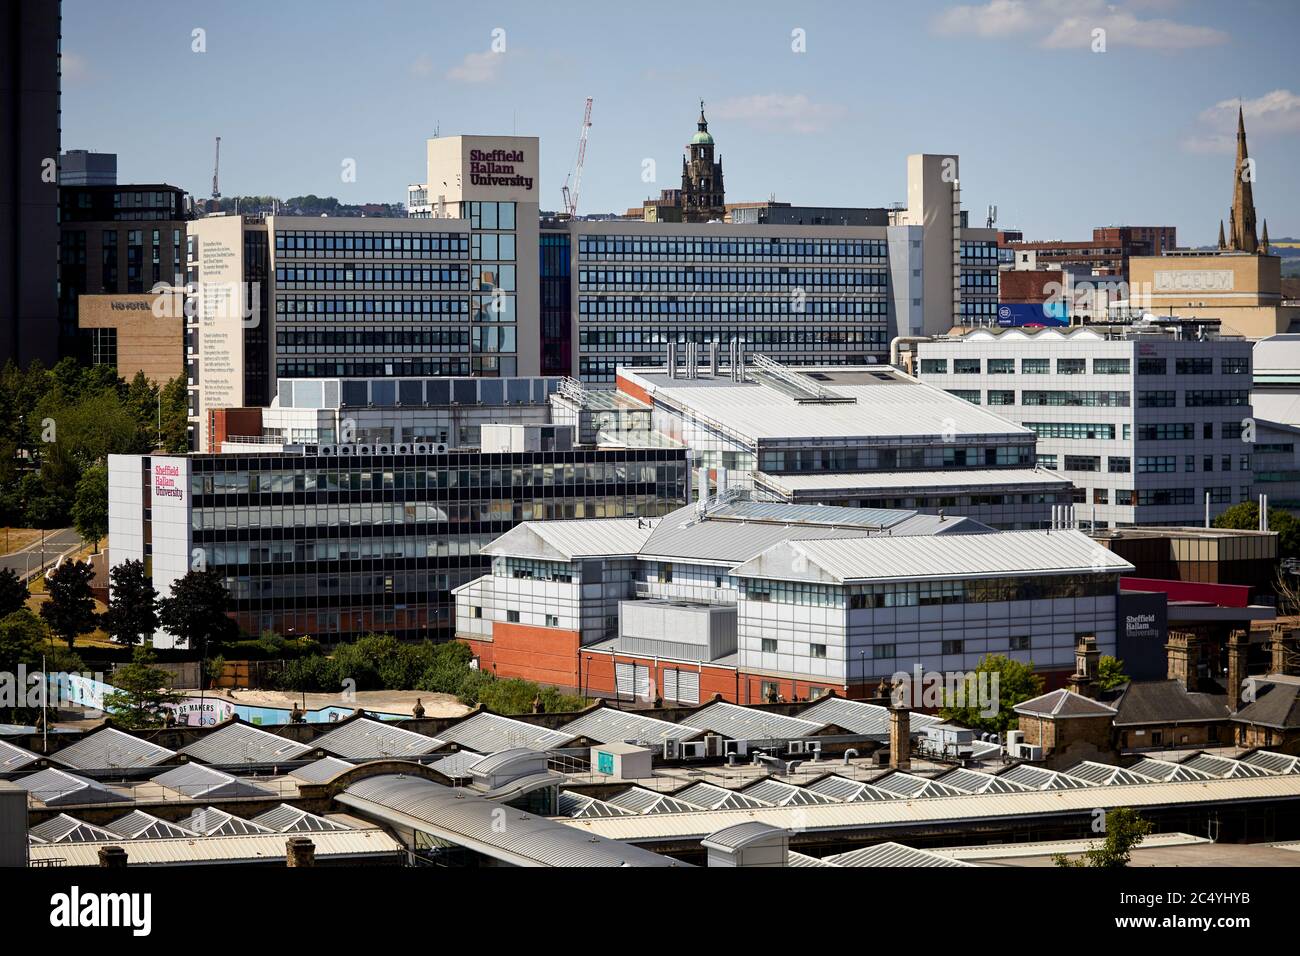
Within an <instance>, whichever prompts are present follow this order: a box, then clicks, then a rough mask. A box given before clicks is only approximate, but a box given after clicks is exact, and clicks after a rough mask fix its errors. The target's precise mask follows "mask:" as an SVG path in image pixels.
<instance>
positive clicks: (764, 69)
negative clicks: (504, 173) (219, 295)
mask: <svg viewBox="0 0 1300 956" xmlns="http://www.w3.org/2000/svg"><path fill="white" fill-rule="evenodd" d="M195 30H202V31H204V33H203V35H202V40H203V42H204V44H205V45H206V51H205V52H195V51H194V49H193V47H194V46H195V45H196V41H195V40H194V31H195ZM495 30H500V31H504V34H497V36H498V38H499V39H498V46H499V45H500V41H501V39H503V40H504V47H505V48H504V52H499V53H493V52H492V51H491V47H492V44H493V31H495ZM796 30H799V31H803V33H802V35H803V37H804V47H805V51H804V52H795V51H794V50H793V49H792V46H793V45H795V43H796V41H795V39H793V38H792V37H793V33H794V31H796ZM1095 30H1104V31H1105V33H1104V40H1105V50H1104V52H1093V50H1092V49H1091V47H1092V46H1093V44H1094V42H1095V41H1094V31H1095ZM1297 36H1300V3H1296V2H1295V0H1234V2H1231V3H1228V2H1194V0H1115V2H1112V3H1109V4H1108V3H1105V2H1104V0H992V2H988V3H969V4H956V3H945V2H939V0H910V2H906V3H896V2H883V0H867V2H849V0H840V2H815V0H801V2H800V3H791V2H785V3H772V2H764V0H750V2H742V0H713V2H711V3H678V2H674V0H661V2H659V3H656V4H641V3H621V2H620V3H611V2H605V3H580V2H565V0H554V2H551V3H546V4H541V3H536V2H529V3H513V2H505V0H503V2H498V3H496V4H494V5H492V6H490V7H487V6H484V5H478V4H459V3H458V4H453V3H444V2H429V0H425V2H403V0H371V2H369V3H358V2H355V0H353V2H340V0H310V2H302V0H256V2H253V0H222V2H219V3H213V2H211V0H204V2H198V0H117V2H103V0H64V3H63V54H64V67H63V69H64V73H63V145H64V148H65V149H67V148H88V149H95V150H103V151H107V152H116V153H117V154H118V170H119V178H120V179H121V180H122V181H124V182H126V181H135V182H149V181H165V182H169V183H174V184H176V185H179V186H182V187H184V188H186V189H188V190H191V191H193V192H195V193H196V194H198V195H200V196H202V195H206V194H207V193H208V191H209V190H210V188H211V177H212V140H213V137H214V136H216V135H220V136H221V137H222V142H221V186H222V192H223V193H224V194H226V195H236V194H240V193H250V194H251V193H270V194H273V195H279V196H282V197H283V196H289V195H297V194H305V193H317V194H319V195H335V196H338V197H339V198H340V199H343V200H344V201H348V202H384V201H387V202H400V201H404V199H405V187H406V184H407V183H409V182H416V181H419V180H420V179H422V178H423V157H424V149H423V142H424V140H425V139H426V138H427V137H429V136H431V135H432V134H433V132H434V129H435V125H436V126H438V127H439V128H440V129H441V132H442V133H443V134H444V135H451V134H455V133H497V134H501V133H505V134H508V133H511V132H512V131H515V132H518V133H519V134H520V135H535V136H539V137H541V151H542V155H541V162H542V166H541V187H542V200H543V206H544V207H546V208H558V207H559V205H560V187H561V185H562V184H563V182H564V178H565V173H566V171H567V169H568V168H569V166H570V165H571V163H572V160H573V154H574V149H575V146H576V142H577V136H578V132H579V127H580V124H581V119H582V106H583V99H584V98H585V97H586V96H588V95H591V96H594V97H595V106H594V108H593V115H592V129H591V139H590V145H589V146H588V151H587V163H586V171H585V173H584V178H583V185H582V197H581V209H580V211H581V212H608V211H616V210H618V211H621V210H623V209H626V208H627V207H628V206H631V205H635V204H638V203H639V202H640V200H641V199H642V198H644V197H645V196H648V195H651V194H654V193H657V191H658V189H660V188H662V187H667V186H672V185H675V182H674V178H675V177H677V176H678V175H679V170H680V162H681V160H680V156H681V151H682V145H683V144H684V143H685V142H686V140H687V139H688V138H689V137H690V135H691V134H692V133H693V132H694V124H695V118H696V113H697V110H698V106H697V100H698V99H699V98H700V97H703V98H704V99H705V100H706V102H707V104H708V107H707V109H708V114H709V119H710V130H711V131H712V132H713V134H714V136H715V137H716V139H717V142H718V149H719V152H720V153H721V155H722V159H723V163H724V169H725V173H726V185H727V198H728V199H729V200H731V201H739V200H759V199H765V198H767V197H768V196H770V195H775V196H776V197H777V198H778V199H780V200H785V201H790V202H795V203H800V204H810V205H832V204H837V205H864V206H865V205H884V204H887V203H889V202H893V201H897V200H902V199H903V198H904V187H905V181H906V168H905V159H906V156H907V154H908V153H913V152H955V153H959V154H960V155H961V157H962V188H963V199H964V202H965V205H966V207H967V208H968V209H970V210H971V219H972V221H973V222H975V221H978V222H979V223H980V224H982V221H983V218H984V212H985V207H986V206H987V205H988V204H990V203H996V204H997V205H998V207H999V225H1000V226H1002V227H1006V228H1021V229H1023V230H1024V231H1025V234H1026V236H1027V237H1029V238H1040V239H1048V238H1081V237H1086V236H1088V235H1089V230H1090V229H1091V227H1092V226H1094V225H1107V224H1123V223H1131V224H1139V225H1155V224H1173V225H1175V226H1177V227H1178V230H1179V239H1180V242H1181V243H1183V244H1200V243H1207V242H1211V241H1213V240H1214V238H1215V236H1216V234H1217V230H1218V222H1219V219H1220V218H1222V217H1226V215H1227V209H1228V206H1229V204H1230V202H1231V191H1232V166H1233V159H1232V136H1233V134H1234V132H1235V117H1236V101H1237V99H1238V98H1240V99H1242V100H1243V101H1245V103H1246V111H1247V131H1248V134H1249V138H1250V145H1251V152H1252V155H1253V156H1255V158H1256V161H1257V181H1256V184H1255V200H1256V204H1257V207H1258V210H1259V214H1260V216H1261V217H1265V218H1267V219H1268V222H1269V232H1270V234H1271V235H1272V236H1273V237H1275V238H1276V237H1280V236H1283V235H1292V236H1296V235H1300V188H1297V187H1300V162H1297V161H1296V156H1297V146H1298V145H1300V70H1297V68H1296V65H1295V62H1296V61H1295V53H1294V49H1295V41H1296V38H1297ZM647 158H649V159H653V160H655V163H656V167H657V180H658V181H657V182H655V183H651V184H648V183H645V182H643V181H642V168H643V161H644V160H645V159H647ZM348 159H352V160H355V162H356V171H357V175H356V182H354V183H349V182H343V181H342V179H341V176H340V171H341V169H342V164H343V162H344V160H348Z"/></svg>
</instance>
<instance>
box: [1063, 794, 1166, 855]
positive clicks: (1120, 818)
mask: <svg viewBox="0 0 1300 956" xmlns="http://www.w3.org/2000/svg"><path fill="white" fill-rule="evenodd" d="M1150 832H1151V823H1150V821H1148V820H1144V819H1143V818H1142V817H1140V816H1138V814H1137V813H1136V812H1134V811H1133V810H1130V809H1129V808H1128V807H1116V808H1115V809H1114V810H1109V811H1107V813H1106V836H1105V837H1104V838H1103V839H1102V841H1101V845H1100V846H1092V847H1089V848H1088V849H1087V850H1085V851H1084V852H1083V855H1082V856H1079V857H1069V856H1066V855H1065V854H1064V853H1057V854H1055V855H1054V856H1053V857H1052V859H1053V860H1054V861H1055V862H1056V865H1057V866H1065V867H1094V868H1096V869H1102V870H1119V869H1123V868H1124V867H1126V866H1128V861H1129V857H1130V856H1131V855H1132V853H1133V848H1134V847H1136V846H1137V845H1138V844H1139V843H1141V842H1142V841H1143V839H1145V838H1146V836H1147V834H1149V833H1150Z"/></svg>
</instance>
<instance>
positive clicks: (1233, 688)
mask: <svg viewBox="0 0 1300 956" xmlns="http://www.w3.org/2000/svg"><path fill="white" fill-rule="evenodd" d="M1224 646H1225V648H1226V650H1227V652H1228V710H1230V711H1232V712H1233V713H1236V712H1237V710H1238V708H1240V707H1241V685H1242V683H1243V682H1244V681H1245V680H1246V675H1247V674H1248V673H1249V670H1248V668H1247V662H1248V661H1249V659H1250V632H1249V631H1242V630H1234V631H1233V632H1232V633H1231V634H1229V635H1228V641H1227V644H1226V645H1224Z"/></svg>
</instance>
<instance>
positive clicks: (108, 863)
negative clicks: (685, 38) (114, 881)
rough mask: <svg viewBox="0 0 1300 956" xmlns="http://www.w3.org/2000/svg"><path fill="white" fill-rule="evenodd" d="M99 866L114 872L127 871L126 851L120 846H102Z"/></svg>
mask: <svg viewBox="0 0 1300 956" xmlns="http://www.w3.org/2000/svg"><path fill="white" fill-rule="evenodd" d="M99 865H100V866H102V867H106V868H108V869H112V870H124V869H126V850H124V849H122V848H121V847H120V846H101V847H100V848H99Z"/></svg>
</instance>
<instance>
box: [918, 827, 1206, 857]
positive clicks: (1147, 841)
mask: <svg viewBox="0 0 1300 956" xmlns="http://www.w3.org/2000/svg"><path fill="white" fill-rule="evenodd" d="M1211 842H1213V841H1211V840H1209V839H1208V838H1206V837H1198V836H1192V835H1191V834H1190V833H1148V834H1147V835H1146V836H1145V837H1143V838H1142V841H1141V843H1140V844H1139V845H1140V846H1141V847H1142V849H1147V850H1149V849H1153V848H1155V847H1163V846H1191V845H1193V844H1198V843H1211ZM1096 845H1097V840H1096V838H1093V837H1084V838H1082V839H1074V840H1043V841H1035V842H1032V843H991V844H988V845H981V846H950V847H935V848H934V849H933V850H931V851H930V852H931V853H937V854H939V855H940V856H946V857H948V858H949V859H953V860H969V861H973V860H1005V859H1012V858H1015V857H1035V856H1041V857H1046V856H1054V855H1055V854H1058V853H1080V852H1082V851H1084V850H1088V849H1090V848H1092V847H1094V846H1096Z"/></svg>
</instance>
